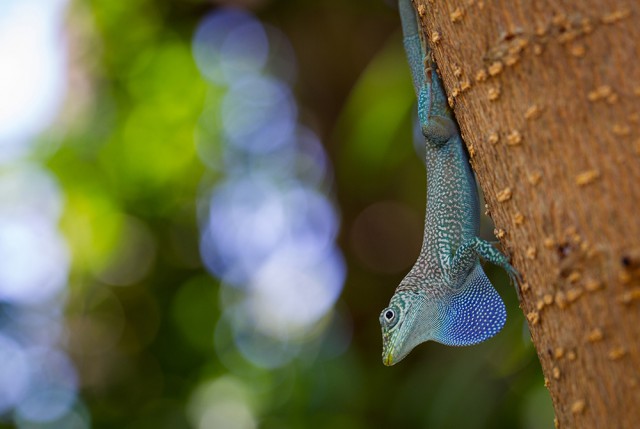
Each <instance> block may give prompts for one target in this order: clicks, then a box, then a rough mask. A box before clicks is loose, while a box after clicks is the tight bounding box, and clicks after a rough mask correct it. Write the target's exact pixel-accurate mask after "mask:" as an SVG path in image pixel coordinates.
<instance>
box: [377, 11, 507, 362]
mask: <svg viewBox="0 0 640 429" xmlns="http://www.w3.org/2000/svg"><path fill="white" fill-rule="evenodd" d="M398 4H399V9H400V18H401V21H402V30H403V34H404V47H405V50H406V53H407V57H408V60H409V66H410V69H411V74H412V77H413V84H414V87H415V90H416V95H417V97H418V118H419V120H420V125H421V127H422V134H423V135H424V137H425V146H426V155H425V158H426V168H427V209H426V216H425V227H424V239H423V243H422V248H421V250H420V255H419V257H418V260H417V261H416V263H415V265H414V266H413V268H412V269H411V270H410V271H409V273H408V274H407V275H406V277H405V278H404V279H403V280H402V281H401V282H400V285H399V286H398V288H397V289H396V292H395V294H394V295H393V297H392V298H391V302H390V303H389V306H388V307H387V308H385V309H384V310H383V311H382V313H381V314H380V324H381V326H382V340H383V351H382V360H383V362H384V364H385V365H393V364H395V363H397V362H399V361H400V360H402V359H403V358H404V357H405V356H407V354H409V352H410V351H411V350H412V349H413V348H414V347H416V346H417V345H418V344H421V343H423V342H425V341H430V340H432V341H437V342H439V343H442V344H446V345H452V346H464V345H471V344H476V343H479V342H481V341H484V340H486V339H488V338H490V337H492V336H494V335H495V334H496V333H498V332H499V331H500V330H501V329H502V327H503V325H504V323H505V320H506V310H505V306H504V303H503V302H502V299H501V298H500V295H498V293H497V292H496V290H495V289H494V288H493V286H492V285H491V283H490V282H489V279H488V278H487V276H486V274H485V273H484V271H483V270H482V267H481V265H480V258H482V259H484V260H486V261H489V262H491V263H493V264H496V265H499V266H500V267H502V268H504V269H505V270H506V271H507V273H508V274H509V277H510V278H511V280H512V281H514V282H515V280H516V278H519V275H518V273H517V272H516V271H515V269H514V268H513V267H512V266H511V265H510V264H509V261H508V260H507V258H506V257H505V256H504V255H503V254H502V253H500V251H498V250H497V249H496V248H495V247H493V246H492V245H491V244H490V243H489V242H487V241H485V240H482V239H480V238H479V237H478V232H479V225H480V205H479V200H478V193H477V189H476V182H475V177H474V175H473V172H472V171H471V167H470V164H469V158H468V155H467V152H466V150H465V148H464V146H463V143H462V138H461V136H460V131H459V129H458V125H457V123H456V120H455V118H454V116H453V113H452V111H451V110H450V109H449V106H448V103H447V97H446V94H445V92H444V88H443V86H442V82H441V81H440V78H439V76H438V74H437V72H436V70H435V63H434V61H433V59H432V58H431V51H430V50H429V47H428V45H427V44H426V42H424V41H422V39H421V37H420V32H419V30H418V22H417V17H416V14H415V10H414V9H413V6H412V4H411V0H399V2H398ZM425 66H426V70H425Z"/></svg>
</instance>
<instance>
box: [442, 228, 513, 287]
mask: <svg viewBox="0 0 640 429" xmlns="http://www.w3.org/2000/svg"><path fill="white" fill-rule="evenodd" d="M478 257H480V258H482V259H484V260H485V261H488V262H491V263H492V264H494V265H497V266H499V267H501V268H502V269H504V270H505V271H506V272H507V274H508V275H509V279H510V280H511V282H512V283H513V284H514V286H517V284H518V281H519V280H521V277H520V274H519V273H518V271H516V269H515V268H513V266H512V265H511V264H510V263H509V260H508V259H507V257H506V256H504V255H503V254H502V252H500V251H499V250H498V249H496V248H495V247H493V246H492V245H491V243H489V242H488V241H486V240H483V239H481V238H479V237H473V238H472V239H471V240H468V241H466V242H464V243H462V245H461V246H460V247H459V248H458V250H457V251H456V253H455V254H454V255H453V257H452V258H451V259H450V262H449V264H448V265H449V272H450V276H451V278H452V279H455V280H456V281H455V282H453V283H452V284H456V285H461V284H462V283H463V280H464V278H465V277H466V275H467V273H468V271H469V270H470V268H471V267H473V266H474V262H475V261H477V259H478ZM516 289H517V288H516Z"/></svg>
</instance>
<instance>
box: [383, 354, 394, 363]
mask: <svg viewBox="0 0 640 429" xmlns="http://www.w3.org/2000/svg"><path fill="white" fill-rule="evenodd" d="M382 363H383V364H384V366H391V365H393V364H394V363H395V362H394V361H393V351H390V352H389V353H387V355H386V356H383V357H382Z"/></svg>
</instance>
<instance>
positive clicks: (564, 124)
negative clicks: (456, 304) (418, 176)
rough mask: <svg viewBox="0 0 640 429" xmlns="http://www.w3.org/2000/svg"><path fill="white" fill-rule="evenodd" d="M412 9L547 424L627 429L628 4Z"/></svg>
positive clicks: (632, 405)
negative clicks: (507, 274) (477, 194)
mask: <svg viewBox="0 0 640 429" xmlns="http://www.w3.org/2000/svg"><path fill="white" fill-rule="evenodd" d="M415 2H416V5H415V6H416V7H417V10H418V12H419V15H420V17H421V19H422V26H423V29H424V31H425V34H426V35H427V38H428V39H429V41H430V44H431V46H432V47H433V50H434V55H435V58H436V61H437V64H438V65H439V69H440V74H441V75H442V77H443V80H444V83H445V87H446V90H447V93H448V94H449V102H450V103H451V104H453V106H454V110H455V113H456V116H457V119H458V122H459V124H460V128H461V131H462V135H463V137H464V140H465V142H466V144H467V146H468V148H469V153H470V154H471V162H472V164H473V166H474V169H475V171H476V174H477V177H478V181H479V183H480V186H481V187H482V190H483V191H484V195H485V199H486V202H487V206H488V209H489V211H490V213H491V214H492V217H493V219H494V221H495V224H496V235H497V236H498V238H500V240H501V242H502V245H503V247H504V248H505V250H506V251H507V253H510V254H511V255H512V258H513V262H514V265H515V266H516V267H517V269H518V270H519V271H520V272H521V273H522V275H523V277H524V280H525V283H524V284H523V285H522V286H521V307H522V309H523V311H524V313H525V315H526V317H527V319H528V321H529V327H530V329H531V335H532V338H533V342H534V343H535V346H536V349H537V351H538V356H539V358H540V361H541V363H542V368H543V371H544V374H545V378H546V380H545V382H546V384H547V386H548V388H549V391H550V393H551V396H552V399H553V403H554V407H555V411H556V419H557V423H556V425H557V426H558V427H561V428H638V427H640V346H639V344H640V244H639V239H640V221H639V220H638V211H639V209H640V44H639V43H640V42H639V41H640V2H638V1H637V0H619V1H614V0H606V1H605V0H553V1H552V0H541V1H511V0H502V1H489V0H486V1H483V0H452V1H444V0H430V1H428V0H415Z"/></svg>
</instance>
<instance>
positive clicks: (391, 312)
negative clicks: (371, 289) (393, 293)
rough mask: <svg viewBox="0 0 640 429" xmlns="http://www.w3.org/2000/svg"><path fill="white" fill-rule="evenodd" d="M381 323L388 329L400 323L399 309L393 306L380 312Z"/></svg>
mask: <svg viewBox="0 0 640 429" xmlns="http://www.w3.org/2000/svg"><path fill="white" fill-rule="evenodd" d="M380 323H381V324H382V325H383V326H384V327H386V328H387V329H391V328H393V327H394V326H396V324H397V323H398V311H397V309H395V308H393V307H387V308H385V309H384V310H382V313H381V314H380Z"/></svg>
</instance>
